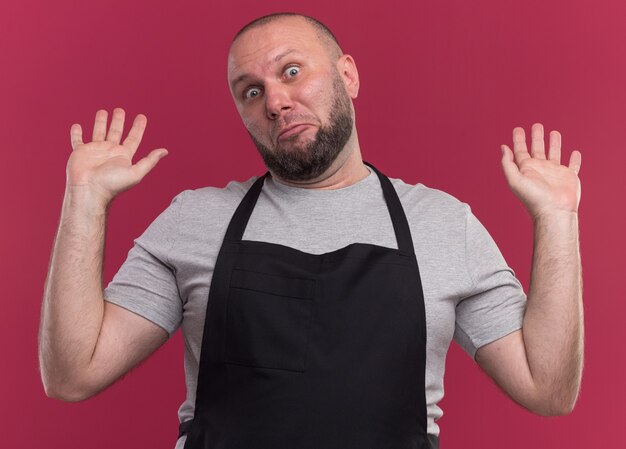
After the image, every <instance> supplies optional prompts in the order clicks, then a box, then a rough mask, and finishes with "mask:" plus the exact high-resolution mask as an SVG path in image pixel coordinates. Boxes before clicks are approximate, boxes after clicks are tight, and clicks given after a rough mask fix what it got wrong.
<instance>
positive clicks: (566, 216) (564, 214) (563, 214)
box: [531, 208, 578, 222]
mask: <svg viewBox="0 0 626 449" xmlns="http://www.w3.org/2000/svg"><path fill="white" fill-rule="evenodd" d="M531 217H532V219H533V222H542V221H555V220H556V221H563V220H572V219H578V211H577V210H567V209H552V208H546V209H543V210H539V211H536V212H534V213H531Z"/></svg>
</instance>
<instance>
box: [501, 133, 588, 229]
mask: <svg viewBox="0 0 626 449" xmlns="http://www.w3.org/2000/svg"><path fill="white" fill-rule="evenodd" d="M501 148H502V168H503V170H504V175H505V177H506V180H507V182H508V183H509V187H510V188H511V190H512V191H513V193H514V194H515V195H516V196H517V197H518V198H519V199H520V200H521V201H522V202H523V203H524V205H525V206H526V208H527V209H528V212H529V213H530V215H531V216H532V217H533V219H537V218H539V217H540V216H541V215H543V214H551V213H554V212H563V211H565V212H577V211H578V203H579V202H580V180H579V179H578V171H579V170H580V165H581V154H580V152H579V151H573V152H572V154H571V156H570V158H569V165H567V166H566V165H561V134H560V133H559V132H558V131H551V132H550V147H549V149H548V157H547V158H546V151H545V146H544V136H543V126H542V125H541V124H540V123H535V124H534V125H533V126H532V129H531V147H530V154H529V153H528V149H527V147H526V137H525V135H524V130H523V129H522V128H515V129H513V151H511V149H510V148H509V147H508V146H506V145H502V147H501Z"/></svg>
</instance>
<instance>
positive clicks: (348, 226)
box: [104, 172, 526, 449]
mask: <svg viewBox="0 0 626 449" xmlns="http://www.w3.org/2000/svg"><path fill="white" fill-rule="evenodd" d="M255 179H256V177H253V178H251V179H249V180H247V181H245V182H243V183H240V182H234V181H233V182H230V183H229V184H228V185H227V186H226V187H225V188H222V189H220V188H214V187H205V188H201V189H196V190H185V191H183V192H181V193H180V194H179V195H177V196H176V197H175V198H174V199H173V201H172V203H171V205H170V206H169V207H168V208H167V209H166V210H165V211H163V212H162V213H161V214H160V215H159V216H158V217H157V218H156V220H155V221H154V222H153V223H152V224H151V225H150V226H149V227H148V228H147V229H146V231H145V232H144V233H143V234H142V235H141V236H140V237H139V238H137V239H136V240H135V245H134V247H133V248H132V249H131V250H130V252H129V253H128V258H127V259H126V261H125V262H124V264H123V265H122V267H121V268H120V270H119V271H118V272H117V274H116V275H115V276H114V278H113V280H112V281H111V283H110V284H109V285H108V286H107V288H106V289H105V291H104V297H105V299H106V300H107V301H110V302H112V303H115V304H117V305H120V306H122V307H124V308H126V309H128V310H130V311H132V312H134V313H137V314H139V315H141V316H143V317H145V318H147V319H148V320H150V321H152V322H154V323H156V324H157V325H159V326H161V327H162V328H163V329H165V330H166V331H167V332H168V333H169V334H170V335H172V334H173V333H174V331H176V329H177V328H178V327H179V326H180V325H182V330H183V336H184V341H185V374H186V383H187V399H186V400H185V401H184V402H183V404H182V405H181V407H180V409H179V412H178V414H179V419H180V421H181V422H182V421H186V420H188V419H191V418H192V417H193V412H194V404H195V395H196V385H197V375H198V362H199V357H200V348H201V344H202V332H203V325H204V317H205V309H206V303H207V299H208V295H209V287H210V284H211V277H212V274H213V268H214V266H215V261H216V258H217V254H218V251H219V249H220V247H221V244H222V239H223V237H224V234H225V233H226V227H227V226H228V223H229V221H230V218H231V216H232V214H233V213H234V211H235V209H236V207H237V205H238V204H239V202H240V201H241V199H242V198H243V196H244V194H245V192H246V191H247V190H248V188H249V187H250V186H251V185H252V183H253V182H254V181H255ZM391 182H392V184H393V186H394V188H395V189H396V192H397V193H398V196H399V197H400V201H401V203H402V206H403V208H404V211H405V213H406V216H407V219H408V222H409V226H410V229H411V234H412V238H413V244H414V246H415V253H416V256H417V261H418V264H419V268H420V272H421V279H422V286H423V290H424V300H425V308H426V332H427V348H426V351H427V352H426V402H427V411H428V433H430V434H434V435H438V434H439V427H438V425H437V424H436V423H435V421H436V420H437V419H438V418H440V417H441V415H442V413H443V412H442V410H441V409H440V408H439V407H438V406H437V403H438V402H439V401H440V400H441V398H442V397H443V374H444V366H445V358H446V353H447V350H448V346H449V344H450V341H451V340H452V338H453V337H454V339H455V341H456V342H457V343H458V344H459V345H460V346H461V347H462V348H463V349H464V350H465V351H466V352H467V353H468V354H469V355H470V356H471V357H474V355H475V353H476V350H477V349H478V348H480V347H481V346H483V345H485V344H487V343H490V342H492V341H494V340H497V339H498V338H501V337H503V336H505V335H508V334H510V333H511V332H513V331H515V330H517V329H520V328H521V326H522V319H523V315H524V310H525V306H526V300H525V299H526V297H525V294H524V291H523V289H522V287H521V285H520V283H519V281H518V280H517V279H516V278H515V276H514V273H513V271H512V270H511V269H510V268H509V267H508V266H507V264H506V262H505V261H504V258H503V257H502V255H501V253H500V251H499V250H498V248H497V246H496V244H495V243H494V241H493V240H492V238H491V237H490V236H489V234H488V233H487V231H486V230H485V228H484V227H483V226H482V225H481V224H480V222H479V221H478V220H477V219H476V217H474V215H473V214H472V213H471V212H470V208H469V206H468V205H466V204H464V203H461V202H460V201H458V200H456V199H455V198H453V197H452V196H450V195H448V194H446V193H443V192H441V191H438V190H434V189H430V188H427V187H425V186H423V185H421V184H417V185H409V184H406V183H404V182H403V181H401V180H399V179H391ZM243 238H244V239H246V240H258V241H264V242H270V243H276V244H281V245H286V246H290V247H293V248H296V249H298V250H300V251H304V252H308V253H313V254H321V253H326V252H330V251H334V250H336V249H339V248H342V247H344V246H346V245H349V244H351V243H355V242H358V243H368V244H375V245H380V246H386V247H390V248H397V244H396V239H395V234H394V231H393V226H392V224H391V219H390V217H389V212H388V209H387V207H386V204H385V200H384V197H383V194H382V189H381V187H380V182H379V180H378V177H377V176H376V174H375V173H374V172H371V173H370V174H369V176H368V177H366V178H365V179H363V180H361V181H359V182H358V183H356V184H353V185H351V186H348V187H345V188H342V189H336V190H315V189H303V188H297V187H291V186H287V185H285V184H281V183H279V182H276V181H275V180H274V179H272V178H267V179H266V180H265V184H264V186H263V190H262V192H261V195H260V196H259V199H258V202H257V204H256V207H255V209H254V211H253V213H252V216H251V217H250V221H249V223H248V226H247V228H246V231H245V233H244V236H243ZM184 439H185V437H183V438H181V439H180V440H179V441H178V443H177V445H176V448H180V449H182V447H183V445H184Z"/></svg>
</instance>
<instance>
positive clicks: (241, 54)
mask: <svg viewBox="0 0 626 449" xmlns="http://www.w3.org/2000/svg"><path fill="white" fill-rule="evenodd" d="M290 53H294V54H296V53H300V54H301V55H303V56H307V57H314V56H317V55H323V54H324V53H325V48H324V46H323V44H322V43H321V39H320V37H319V35H318V33H317V32H316V30H315V28H314V27H313V26H312V25H310V24H309V23H308V22H307V21H306V20H304V19H302V18H300V17H293V18H292V17H289V18H281V19H277V20H275V21H273V22H270V23H267V24H264V25H260V26H257V27H255V28H252V29H250V30H248V31H246V32H245V33H244V34H242V35H241V36H239V37H238V38H237V39H236V40H235V42H233V44H232V45H231V47H230V51H229V53H228V81H229V83H232V82H233V81H234V80H235V79H236V78H237V77H239V76H241V75H242V74H244V73H247V72H248V71H253V70H259V69H261V70H262V69H264V68H267V67H269V66H271V65H272V64H274V63H276V62H278V61H279V60H280V59H281V56H284V55H286V54H290Z"/></svg>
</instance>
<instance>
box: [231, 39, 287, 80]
mask: <svg viewBox="0 0 626 449" xmlns="http://www.w3.org/2000/svg"><path fill="white" fill-rule="evenodd" d="M297 52H298V50H296V49H294V48H290V49H288V50H285V51H284V52H282V53H281V54H279V55H277V56H276V57H275V58H274V61H273V62H279V61H280V60H281V59H283V58H284V57H285V56H287V55H289V54H291V53H297ZM249 78H252V77H251V76H250V75H248V74H247V73H243V74H241V75H239V76H238V77H237V78H235V80H234V81H233V82H232V83H231V87H232V89H233V90H235V86H237V84H239V83H241V82H242V81H245V80H247V79H249Z"/></svg>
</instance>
